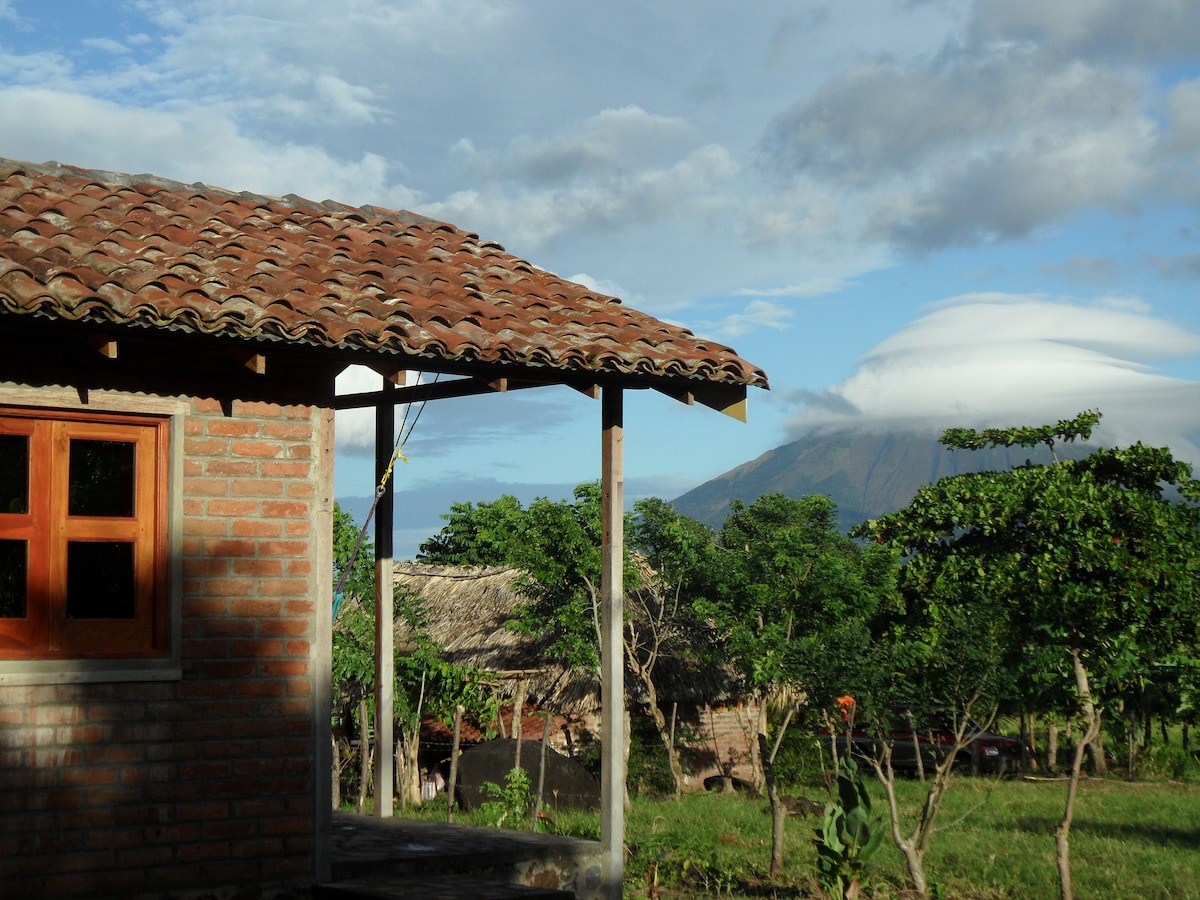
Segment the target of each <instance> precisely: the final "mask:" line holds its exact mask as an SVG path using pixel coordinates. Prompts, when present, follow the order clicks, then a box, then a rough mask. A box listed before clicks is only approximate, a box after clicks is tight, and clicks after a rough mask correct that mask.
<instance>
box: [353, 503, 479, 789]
mask: <svg viewBox="0 0 1200 900" xmlns="http://www.w3.org/2000/svg"><path fill="white" fill-rule="evenodd" d="M333 545H334V578H335V585H336V584H342V585H343V590H344V591H345V595H346V596H345V599H344V600H343V601H342V603H341V605H340V608H339V611H338V615H337V618H336V620H335V622H334V628H333V673H332V674H333V682H334V686H335V690H337V691H338V692H339V695H338V697H337V698H336V701H335V702H337V703H338V705H340V706H341V707H342V708H343V709H353V708H354V707H355V706H358V707H359V708H360V709H367V710H368V711H369V710H370V709H371V708H372V707H373V703H371V702H370V701H371V700H372V698H373V697H374V695H375V603H376V600H375V571H374V547H373V546H372V544H371V542H370V541H369V540H366V539H364V538H363V537H362V532H361V530H360V529H359V528H358V526H357V525H355V523H354V520H353V518H352V517H351V516H350V515H349V514H347V513H345V512H344V511H343V510H342V509H341V508H340V507H338V506H335V508H334V535H333ZM355 548H357V555H356V554H355ZM344 575H345V578H343V576H344ZM393 604H394V606H393V620H394V621H395V622H396V623H397V624H398V625H399V626H400V635H399V636H398V637H399V639H398V640H397V642H396V650H395V658H394V672H395V684H394V688H393V710H392V715H393V717H394V718H393V721H394V722H395V724H396V725H397V726H399V727H398V730H397V733H398V734H399V736H400V744H401V747H400V749H401V758H402V761H403V771H402V773H401V784H402V791H401V799H402V802H408V801H409V800H412V801H414V802H419V798H420V782H419V770H418V766H417V756H418V753H419V750H420V730H421V720H422V718H424V717H425V716H427V715H431V716H433V717H434V718H436V719H440V720H443V721H448V720H449V719H450V717H451V716H452V715H453V712H454V709H455V707H456V706H458V705H461V706H464V707H466V708H467V709H468V710H470V711H471V712H472V713H473V714H475V715H477V716H479V717H481V718H483V719H484V720H486V719H487V718H490V711H489V705H490V704H491V703H492V702H493V701H492V700H491V691H490V690H489V689H488V688H487V687H486V685H485V684H484V680H485V679H484V677H483V675H482V673H479V672H476V671H474V670H472V669H469V668H467V667H463V666H458V665H454V664H452V663H448V662H446V661H444V660H443V659H442V658H441V653H442V648H441V647H439V646H438V645H437V644H436V642H434V641H433V640H432V638H431V637H430V636H429V612H428V607H427V604H426V603H425V600H424V599H423V598H422V597H420V596H419V595H417V594H414V593H412V592H411V591H408V590H406V589H404V588H402V587H400V586H397V587H396V590H395V593H394V596H393ZM359 719H360V721H359V737H360V747H362V748H363V753H364V754H365V753H366V748H367V746H368V743H369V740H370V734H371V725H370V722H369V721H367V717H366V716H364V715H362V714H360V716H359Z"/></svg>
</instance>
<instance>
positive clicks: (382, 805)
mask: <svg viewBox="0 0 1200 900" xmlns="http://www.w3.org/2000/svg"><path fill="white" fill-rule="evenodd" d="M383 386H384V394H385V395H386V394H388V393H390V392H391V391H392V390H393V389H394V386H393V385H392V383H391V382H390V381H387V380H385V381H384V383H383ZM395 428H396V407H395V406H393V405H392V403H391V401H390V400H386V399H385V400H382V401H380V403H379V405H378V406H376V407H375V484H376V487H377V488H378V485H379V483H380V482H381V481H382V480H383V477H384V473H385V472H387V469H388V466H389V465H390V464H391V461H392V450H393V447H394V441H395V434H394V432H395ZM393 484H394V479H393V478H390V477H389V478H388V480H387V483H386V484H385V485H384V487H383V496H382V497H380V499H379V506H378V507H377V508H376V510H375V815H377V816H379V817H381V818H389V817H391V815H392V797H393V794H392V790H393V787H392V786H393V784H394V783H395V778H394V775H393V765H394V761H395V759H396V753H395V743H396V741H395V737H394V735H393V733H392V732H393V729H392V709H393V701H394V697H393V694H394V691H395V682H396V675H395V667H396V660H395V657H394V652H395V642H396V632H395V626H394V624H393V623H392V520H393V517H394V508H393V498H394V496H395V495H394V493H393V491H392V485H393ZM405 787H406V785H400V789H401V790H404V789H405Z"/></svg>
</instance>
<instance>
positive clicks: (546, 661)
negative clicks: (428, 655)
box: [394, 562, 734, 713]
mask: <svg viewBox="0 0 1200 900" xmlns="http://www.w3.org/2000/svg"><path fill="white" fill-rule="evenodd" d="M521 574H522V573H521V572H520V571H518V570H517V569H513V568H508V567H492V568H477V567H460V566H430V565H424V564H421V563H415V562H398V563H396V564H395V576H394V577H395V583H396V584H397V585H398V586H401V587H404V588H406V589H408V590H410V591H412V592H413V593H414V594H418V595H420V596H422V597H423V598H424V599H425V602H426V603H427V605H428V610H429V630H430V637H432V638H433V640H434V641H435V642H436V643H437V644H438V645H439V646H441V647H444V648H445V653H444V654H443V656H444V658H445V659H446V660H447V661H448V662H453V663H456V664H459V665H464V666H471V667H473V668H476V669H482V670H484V671H487V672H491V673H494V674H495V675H496V677H497V678H498V679H499V681H500V685H499V689H500V691H501V693H502V694H504V695H505V696H512V695H513V694H515V692H516V685H517V683H518V682H519V681H520V680H522V679H524V680H525V695H526V697H527V698H528V699H529V701H530V702H534V703H539V704H542V705H544V706H547V707H549V708H551V709H553V710H555V711H557V712H564V713H565V712H575V713H589V712H593V711H595V710H596V709H598V708H599V706H600V681H599V675H598V673H597V672H595V671H593V670H589V669H581V668H572V667H569V666H567V665H565V664H564V663H562V662H561V661H559V660H556V659H555V658H553V657H552V656H551V655H550V654H549V653H548V652H547V648H548V646H549V643H550V640H549V638H548V637H533V636H530V635H527V634H522V633H519V632H516V631H513V630H511V629H510V628H508V627H507V623H508V622H509V621H510V620H511V619H512V618H513V617H514V616H515V614H516V607H517V605H518V604H520V603H528V602H529V601H530V598H529V597H528V596H526V595H525V594H523V593H522V592H521V590H520V588H519V581H520V578H521ZM629 608H630V610H631V611H632V610H633V609H635V608H636V604H629ZM405 627H406V626H404V625H402V624H398V625H397V641H398V643H400V644H402V643H403V638H404V629H405ZM654 681H655V685H656V686H657V688H658V693H659V702H660V703H663V702H667V703H670V702H677V703H679V704H681V705H690V706H703V705H705V704H722V703H728V702H730V701H731V699H732V695H733V692H734V683H733V678H732V676H731V673H730V672H729V671H727V670H725V669H723V668H722V667H719V666H715V665H709V666H706V667H704V668H703V669H702V670H701V671H700V672H699V673H697V672H696V671H695V670H694V669H693V668H692V667H689V666H687V665H685V664H684V663H683V662H682V661H680V660H677V659H673V658H671V657H664V658H663V659H661V660H660V661H659V663H658V666H657V667H656V669H655V676H654ZM625 689H626V696H627V698H628V700H629V701H630V702H631V703H634V704H636V703H638V702H645V690H644V688H643V687H642V685H641V684H640V682H638V680H637V679H636V678H635V677H633V676H632V675H631V674H630V673H629V671H628V670H627V671H626V675H625Z"/></svg>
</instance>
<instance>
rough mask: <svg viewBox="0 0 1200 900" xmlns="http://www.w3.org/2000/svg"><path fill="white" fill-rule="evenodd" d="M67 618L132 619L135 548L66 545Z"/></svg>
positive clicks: (114, 543)
mask: <svg viewBox="0 0 1200 900" xmlns="http://www.w3.org/2000/svg"><path fill="white" fill-rule="evenodd" d="M67 618H68V619H132V618H133V544H131V543H129V542H123V541H69V542H68V543H67Z"/></svg>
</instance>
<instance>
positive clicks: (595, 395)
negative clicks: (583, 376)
mask: <svg viewBox="0 0 1200 900" xmlns="http://www.w3.org/2000/svg"><path fill="white" fill-rule="evenodd" d="M570 387H572V388H574V389H575V390H577V391H579V393H581V394H583V395H584V396H585V397H588V398H589V399H591V400H599V399H600V385H598V384H572V385H570Z"/></svg>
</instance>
